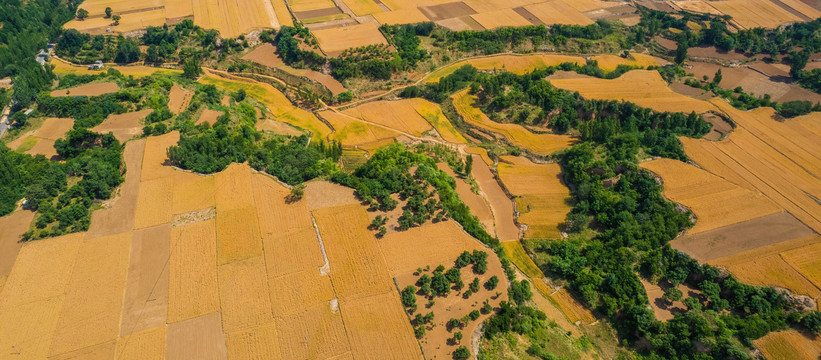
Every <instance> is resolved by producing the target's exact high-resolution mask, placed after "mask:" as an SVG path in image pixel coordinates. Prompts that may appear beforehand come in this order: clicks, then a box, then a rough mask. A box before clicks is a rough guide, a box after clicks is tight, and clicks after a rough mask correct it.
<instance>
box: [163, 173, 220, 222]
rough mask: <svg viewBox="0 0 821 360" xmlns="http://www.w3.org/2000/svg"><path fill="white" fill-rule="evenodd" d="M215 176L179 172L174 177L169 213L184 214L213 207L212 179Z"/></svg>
mask: <svg viewBox="0 0 821 360" xmlns="http://www.w3.org/2000/svg"><path fill="white" fill-rule="evenodd" d="M215 178H216V176H201V175H196V174H191V173H180V174H179V175H177V176H176V178H175V179H174V196H173V201H172V202H171V204H172V205H171V213H172V214H174V215H178V214H185V213H188V212H191V211H195V210H202V209H205V208H210V207H215V206H216V200H215V199H214V187H215V186H214V180H215Z"/></svg>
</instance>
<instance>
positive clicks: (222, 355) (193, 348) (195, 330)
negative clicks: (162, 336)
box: [166, 312, 228, 360]
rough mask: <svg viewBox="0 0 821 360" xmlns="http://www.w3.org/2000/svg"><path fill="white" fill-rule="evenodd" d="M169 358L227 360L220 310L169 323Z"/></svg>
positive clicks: (167, 341)
mask: <svg viewBox="0 0 821 360" xmlns="http://www.w3.org/2000/svg"><path fill="white" fill-rule="evenodd" d="M166 344H167V352H166V359H168V360H188V359H202V360H227V359H228V354H227V353H228V350H227V349H226V347H225V333H223V331H222V320H221V319H220V313H219V312H213V313H210V314H207V315H203V316H200V317H196V318H193V319H190V320H186V321H181V322H178V323H175V324H170V325H168V335H167V338H166Z"/></svg>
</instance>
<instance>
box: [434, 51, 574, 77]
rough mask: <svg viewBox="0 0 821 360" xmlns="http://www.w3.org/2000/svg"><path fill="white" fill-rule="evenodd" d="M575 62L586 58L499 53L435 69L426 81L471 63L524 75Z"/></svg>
mask: <svg viewBox="0 0 821 360" xmlns="http://www.w3.org/2000/svg"><path fill="white" fill-rule="evenodd" d="M566 62H569V63H575V64H579V65H584V64H585V60H584V58H583V57H580V56H572V55H552V54H540V55H497V56H490V57H482V58H478V59H470V60H464V61H460V62H457V63H454V64H451V65H448V66H447V67H444V68H441V69H439V70H436V71H434V72H433V73H431V74H430V75H428V77H427V78H425V81H426V82H429V83H434V82H438V81H439V79H441V78H443V77H445V76H448V75H450V74H453V73H454V72H455V71H456V70H458V69H459V68H461V67H462V66H465V65H471V66H473V67H475V68H477V69H479V70H500V71H501V70H504V71H509V72H512V73H514V74H518V75H523V74H527V73H529V72H532V71H533V70H535V69H539V68H545V67H549V66H555V65H559V64H561V63H566Z"/></svg>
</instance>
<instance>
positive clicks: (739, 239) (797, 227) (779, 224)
mask: <svg viewBox="0 0 821 360" xmlns="http://www.w3.org/2000/svg"><path fill="white" fill-rule="evenodd" d="M725 203H730V201H726V202H725ZM716 206H718V205H716ZM811 234H813V231H812V230H810V229H809V228H808V227H807V226H805V225H804V224H802V223H801V222H799V221H798V220H796V218H795V217H793V216H792V215H790V214H789V213H786V212H778V213H775V214H772V215H767V216H762V217H758V218H754V219H751V220H748V221H744V222H740V223H736V224H733V225H729V226H724V227H720V228H717V229H715V230H711V231H705V232H702V233H699V234H695V235H689V236H684V237H679V238H676V239H675V240H673V241H672V242H671V244H670V245H671V246H672V247H673V248H675V249H678V250H681V251H683V252H685V253H687V254H689V255H690V256H692V257H693V258H695V259H697V260H699V261H710V260H713V259H717V258H720V257H725V256H731V255H734V254H738V253H741V252H744V251H749V250H753V249H757V248H759V247H762V246H767V245H772V244H777V243H779V242H784V241H790V240H793V239H798V238H803V237H807V236H809V235H811Z"/></svg>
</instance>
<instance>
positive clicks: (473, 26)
mask: <svg viewBox="0 0 821 360" xmlns="http://www.w3.org/2000/svg"><path fill="white" fill-rule="evenodd" d="M436 25H439V26H442V27H446V28H448V29H450V30H453V31H463V30H477V31H481V30H484V28H483V27H482V25H479V23H478V22H476V20H473V18H472V17H470V16H463V17H460V18H452V19H445V20H438V21H436Z"/></svg>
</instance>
